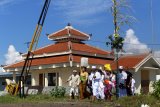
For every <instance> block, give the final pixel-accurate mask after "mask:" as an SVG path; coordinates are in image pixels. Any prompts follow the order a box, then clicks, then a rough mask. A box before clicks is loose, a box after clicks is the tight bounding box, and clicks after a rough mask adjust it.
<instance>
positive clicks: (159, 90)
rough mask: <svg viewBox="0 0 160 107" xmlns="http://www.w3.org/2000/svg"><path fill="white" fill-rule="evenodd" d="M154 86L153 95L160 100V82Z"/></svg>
mask: <svg viewBox="0 0 160 107" xmlns="http://www.w3.org/2000/svg"><path fill="white" fill-rule="evenodd" d="M152 86H153V89H154V91H153V93H152V95H153V96H154V97H156V98H158V99H159V98H160V80H159V81H156V82H154V83H153V85H152Z"/></svg>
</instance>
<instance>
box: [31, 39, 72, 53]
mask: <svg viewBox="0 0 160 107" xmlns="http://www.w3.org/2000/svg"><path fill="white" fill-rule="evenodd" d="M68 50H69V49H68V42H65V43H57V44H53V45H49V46H46V47H43V48H39V49H37V50H35V51H34V54H35V55H37V54H44V53H56V52H64V51H68Z"/></svg>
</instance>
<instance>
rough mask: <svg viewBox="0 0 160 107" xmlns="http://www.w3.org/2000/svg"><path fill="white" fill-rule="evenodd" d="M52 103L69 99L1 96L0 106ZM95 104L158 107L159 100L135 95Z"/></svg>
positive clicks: (108, 106) (36, 96)
mask: <svg viewBox="0 0 160 107" xmlns="http://www.w3.org/2000/svg"><path fill="white" fill-rule="evenodd" d="M54 102H64V103H65V102H66V103H68V102H70V100H69V97H63V98H54V97H51V96H50V95H29V96H27V97H26V98H25V99H21V98H19V97H18V96H10V95H7V96H1V97H0V104H18V103H54ZM72 102H79V101H78V100H73V101H72ZM80 102H84V103H88V102H90V100H89V99H85V100H83V101H80ZM93 103H95V104H104V105H106V107H114V106H117V105H121V107H140V105H141V104H148V105H149V106H150V107H160V100H157V99H156V98H154V97H153V96H150V95H137V96H132V97H123V98H119V99H118V100H116V98H115V97H114V98H113V102H102V101H100V102H99V101H96V102H93Z"/></svg>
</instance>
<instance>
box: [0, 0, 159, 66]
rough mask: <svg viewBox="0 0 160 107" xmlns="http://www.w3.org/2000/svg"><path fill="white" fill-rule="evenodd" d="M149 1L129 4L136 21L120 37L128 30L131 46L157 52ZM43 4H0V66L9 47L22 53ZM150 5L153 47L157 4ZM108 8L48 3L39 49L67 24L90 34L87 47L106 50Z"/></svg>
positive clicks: (61, 0)
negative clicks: (49, 35)
mask: <svg viewBox="0 0 160 107" xmlns="http://www.w3.org/2000/svg"><path fill="white" fill-rule="evenodd" d="M150 1H151V0H130V6H131V7H132V11H131V13H130V15H132V16H134V17H135V18H136V19H137V21H136V22H135V23H133V25H132V26H131V27H125V29H124V35H122V36H123V37H126V34H125V33H126V31H128V29H130V30H129V31H128V32H129V33H128V35H130V34H131V35H132V36H129V40H130V42H131V43H139V44H140V45H142V48H143V47H144V48H146V49H148V48H155V49H156V50H160V48H159V47H160V45H154V46H153V45H150V44H153V42H152V38H153V37H152V36H151V35H152V30H151V20H150V11H151V9H150ZM43 2H44V0H0V17H1V18H0V19H1V20H0V37H1V41H0V65H1V64H2V65H3V64H5V62H6V58H5V56H6V54H7V53H8V48H9V46H10V45H12V46H14V48H15V49H16V50H15V51H18V52H22V53H25V52H26V50H27V45H26V44H25V42H28V41H31V38H32V35H33V32H34V29H35V26H36V24H37V21H38V18H39V15H40V12H41V9H42V6H43ZM152 2H153V8H152V12H153V28H154V29H153V31H154V33H153V34H154V44H158V43H160V37H159V34H160V21H159V19H160V13H159V12H160V8H159V4H160V0H152ZM110 6H111V0H52V3H51V5H50V8H49V12H48V14H47V17H46V21H45V24H44V27H43V31H42V34H41V37H40V41H39V47H41V46H45V45H47V44H51V43H53V41H49V40H48V38H47V36H46V35H45V34H47V33H53V32H55V31H57V30H60V29H62V28H64V27H65V26H66V25H67V23H68V22H70V23H71V24H72V26H73V27H74V28H76V29H79V30H80V31H83V32H86V33H88V34H90V33H92V34H93V36H92V38H91V41H89V42H88V43H89V44H91V45H94V46H96V47H100V48H103V49H106V50H109V47H107V46H106V45H105V42H106V41H107V36H108V35H110V34H112V32H113V24H112V20H113V19H112V15H111V12H110ZM96 41H99V42H96ZM128 46H129V45H128ZM136 47H137V46H136ZM138 47H140V46H138Z"/></svg>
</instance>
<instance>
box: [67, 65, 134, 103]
mask: <svg viewBox="0 0 160 107" xmlns="http://www.w3.org/2000/svg"><path fill="white" fill-rule="evenodd" d="M117 76H118V83H119V84H118V89H119V97H123V96H127V95H134V92H135V86H134V84H135V80H134V79H133V76H132V74H131V73H130V72H128V71H125V70H124V69H123V66H119V73H118V74H117ZM69 81H70V85H71V88H70V99H73V98H74V97H77V98H80V99H84V98H90V99H91V100H92V101H94V100H96V99H98V100H99V99H102V100H109V101H111V100H112V96H113V94H115V93H116V75H115V74H114V73H113V72H112V69H111V67H110V64H105V65H104V69H103V70H101V69H97V68H96V66H92V69H91V70H90V71H88V70H87V68H86V67H81V69H80V72H78V71H77V70H73V74H72V75H71V76H70V77H69V78H68V80H67V82H69Z"/></svg>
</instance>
